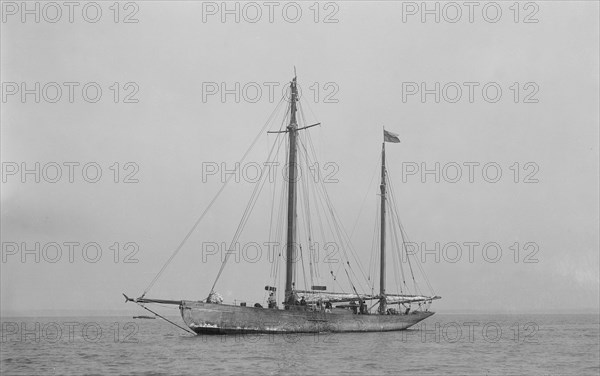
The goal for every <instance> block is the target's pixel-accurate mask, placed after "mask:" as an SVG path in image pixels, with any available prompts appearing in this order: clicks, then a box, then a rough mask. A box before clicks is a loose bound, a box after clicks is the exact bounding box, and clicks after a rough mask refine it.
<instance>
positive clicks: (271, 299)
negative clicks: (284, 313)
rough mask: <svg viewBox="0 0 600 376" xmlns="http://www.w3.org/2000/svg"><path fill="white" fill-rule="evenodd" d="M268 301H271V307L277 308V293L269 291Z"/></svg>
mask: <svg viewBox="0 0 600 376" xmlns="http://www.w3.org/2000/svg"><path fill="white" fill-rule="evenodd" d="M267 303H269V308H277V301H276V300H275V294H273V291H271V293H269V298H268V299H267Z"/></svg>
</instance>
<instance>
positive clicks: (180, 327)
mask: <svg viewBox="0 0 600 376" xmlns="http://www.w3.org/2000/svg"><path fill="white" fill-rule="evenodd" d="M137 305H139V306H140V307H142V308H143V309H145V310H146V311H148V312H152V313H153V314H154V315H156V316H158V317H160V318H161V319H163V320H165V321H166V322H168V323H171V324H173V325H175V326H176V327H178V328H179V329H182V330H183V331H185V332H188V333H191V334H193V335H197V334H196V333H194V332H192V331H191V330H189V329H186V328H184V327H183V326H180V325H177V324H176V323H174V322H173V321H171V320H169V319H168V318H166V317H164V316H161V315H159V314H158V313H156V312H154V311H153V310H151V309H150V308H148V307H146V306H144V305H143V304H141V303H137Z"/></svg>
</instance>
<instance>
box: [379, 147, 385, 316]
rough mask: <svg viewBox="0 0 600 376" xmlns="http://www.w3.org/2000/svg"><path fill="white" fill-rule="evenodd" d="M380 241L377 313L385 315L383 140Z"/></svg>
mask: <svg viewBox="0 0 600 376" xmlns="http://www.w3.org/2000/svg"><path fill="white" fill-rule="evenodd" d="M380 189H381V224H380V227H381V239H380V247H381V248H380V265H379V269H380V270H379V295H380V300H379V313H381V314H385V311H386V299H385V195H386V187H385V140H384V142H382V144H381V185H380Z"/></svg>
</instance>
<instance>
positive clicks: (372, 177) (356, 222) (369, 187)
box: [350, 153, 381, 239]
mask: <svg viewBox="0 0 600 376" xmlns="http://www.w3.org/2000/svg"><path fill="white" fill-rule="evenodd" d="M378 154H379V153H378ZM380 161H381V155H379V158H378V159H377V164H378V165H379V164H380V163H379V162H380ZM377 172H378V171H377V168H374V169H373V175H372V176H371V181H370V182H369V185H368V186H367V190H366V192H365V197H364V198H363V201H362V204H361V205H360V209H359V210H358V216H357V217H356V221H354V226H353V227H352V231H351V232H350V239H352V236H354V230H356V225H357V224H358V220H359V219H360V215H361V214H362V211H363V209H364V206H365V202H366V201H367V196H368V195H369V190H370V189H371V186H372V185H373V180H374V179H375V175H376V174H377Z"/></svg>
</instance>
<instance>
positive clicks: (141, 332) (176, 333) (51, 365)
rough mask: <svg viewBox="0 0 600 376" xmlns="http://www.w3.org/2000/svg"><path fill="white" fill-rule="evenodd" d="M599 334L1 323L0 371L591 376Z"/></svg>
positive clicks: (460, 327) (488, 325)
mask: <svg viewBox="0 0 600 376" xmlns="http://www.w3.org/2000/svg"><path fill="white" fill-rule="evenodd" d="M176 322H177V323H180V322H181V320H177V321H176ZM599 329H600V323H599V318H598V316H597V315H449V314H436V315H435V316H433V317H431V318H429V319H427V320H426V321H425V322H424V324H421V326H419V325H417V326H416V327H414V328H413V329H410V330H407V331H404V332H391V333H367V334H330V335H324V334H321V335H288V336H284V335H277V336H273V335H253V336H250V335H248V336H191V335H188V334H186V333H184V332H183V331H182V330H180V329H178V328H176V327H174V326H172V325H170V324H168V323H166V322H163V321H162V320H158V319H157V320H133V319H132V318H129V317H127V318H115V317H112V318H110V317H107V318H98V317H80V318H5V319H2V342H1V345H2V349H1V359H2V363H1V373H2V374H3V375H34V374H44V375H46V374H57V375H81V374H86V375H92V374H97V375H106V374H123V375H159V374H165V375H166V374H177V375H183V374H189V375H199V374H225V375H235V374H240V375H241V374H299V375H316V374H337V373H341V374H344V375H377V374H393V375H398V374H406V375H524V374H527V375H598V374H600V348H599Z"/></svg>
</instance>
